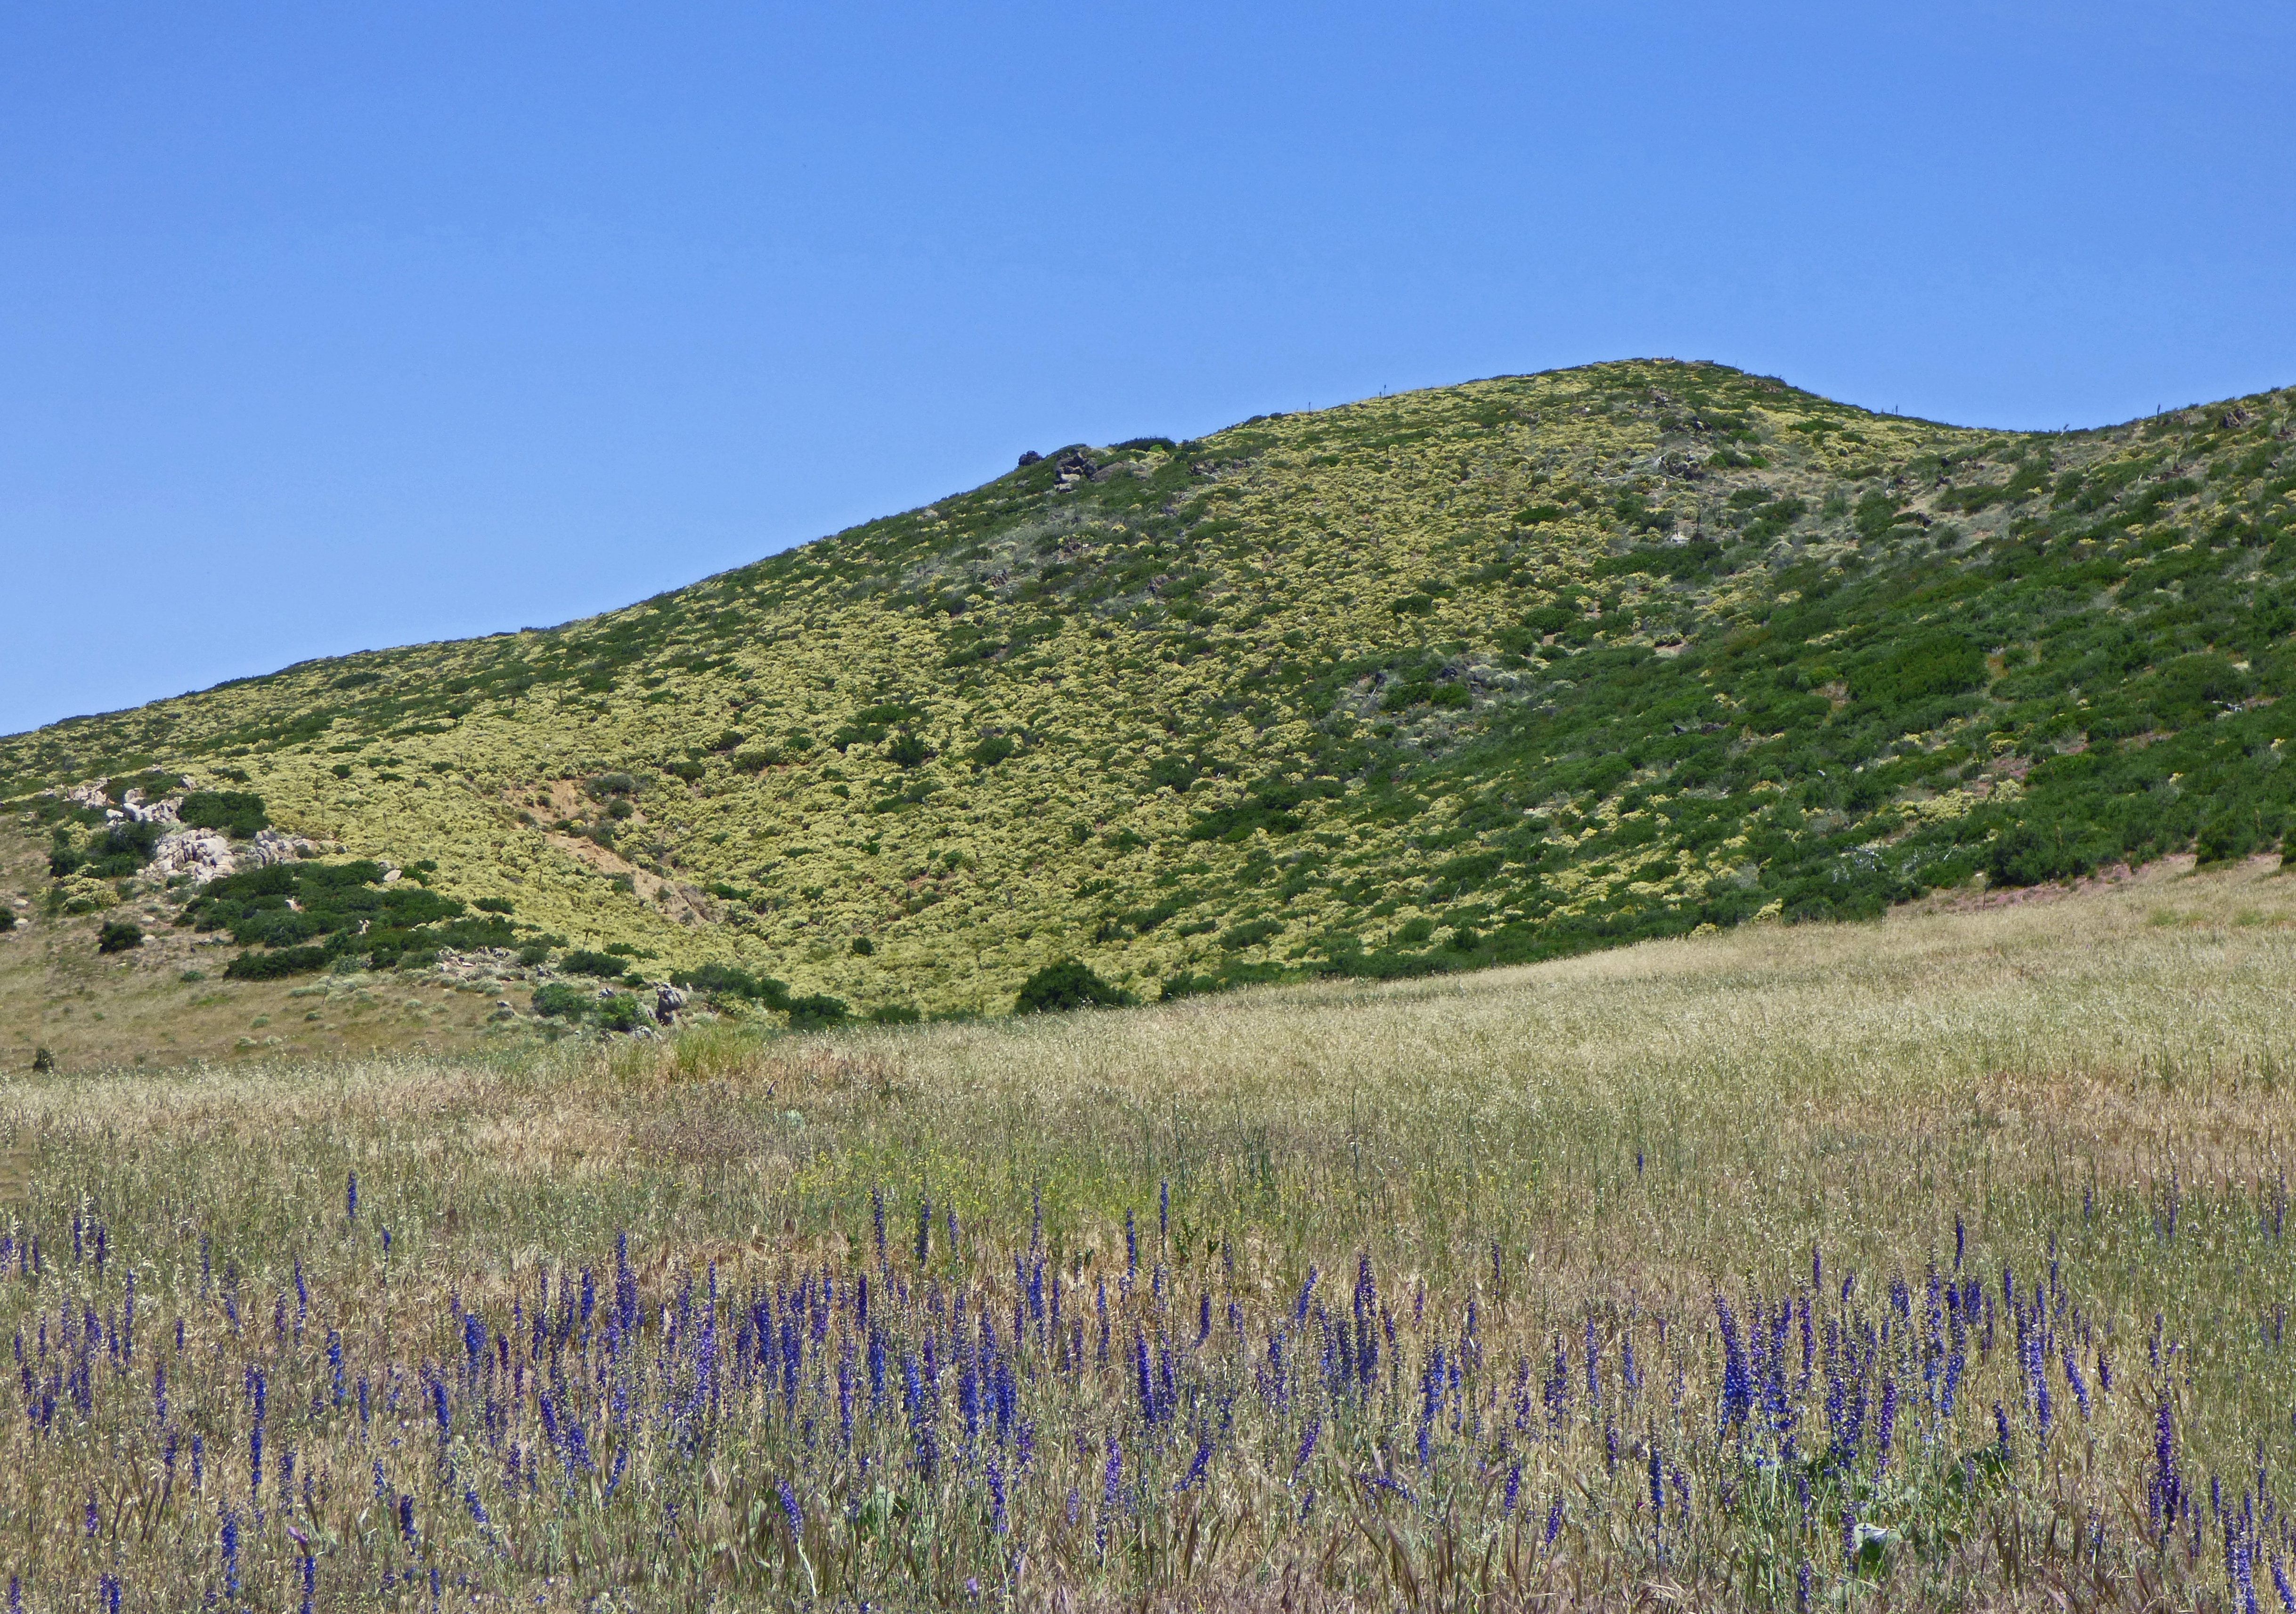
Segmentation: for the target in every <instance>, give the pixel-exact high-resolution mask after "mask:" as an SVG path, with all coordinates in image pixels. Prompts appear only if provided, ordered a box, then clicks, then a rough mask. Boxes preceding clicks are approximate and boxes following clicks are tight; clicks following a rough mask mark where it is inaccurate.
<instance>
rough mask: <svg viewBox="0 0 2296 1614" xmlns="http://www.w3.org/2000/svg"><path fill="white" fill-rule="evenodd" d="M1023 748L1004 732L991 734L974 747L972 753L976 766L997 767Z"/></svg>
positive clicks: (973, 762) (973, 764) (973, 763)
mask: <svg viewBox="0 0 2296 1614" xmlns="http://www.w3.org/2000/svg"><path fill="white" fill-rule="evenodd" d="M1020 749H1021V748H1020V747H1019V746H1017V745H1015V744H1013V741H1011V740H1009V739H1007V738H1006V737H1005V735H1003V734H991V735H989V736H988V738H987V739H985V740H983V741H981V742H980V744H979V745H976V746H974V747H973V748H972V751H971V753H970V755H971V757H972V766H975V767H984V768H987V767H995V766H996V765H997V764H998V763H1000V762H1002V761H1004V760H1005V758H1007V757H1010V756H1012V755H1013V753H1014V752H1015V751H1017V750H1020Z"/></svg>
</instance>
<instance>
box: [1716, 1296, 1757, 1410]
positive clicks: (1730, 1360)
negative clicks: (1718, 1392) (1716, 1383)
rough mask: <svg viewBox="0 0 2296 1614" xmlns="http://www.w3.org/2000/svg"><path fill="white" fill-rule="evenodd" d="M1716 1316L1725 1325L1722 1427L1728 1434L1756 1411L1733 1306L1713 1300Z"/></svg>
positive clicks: (1725, 1301)
mask: <svg viewBox="0 0 2296 1614" xmlns="http://www.w3.org/2000/svg"><path fill="white" fill-rule="evenodd" d="M1714 1310H1715V1314H1716V1315H1717V1316H1718V1317H1719V1318H1720V1320H1721V1324H1722V1356H1723V1365H1722V1423H1723V1427H1724V1428H1725V1429H1728V1428H1730V1427H1732V1426H1734V1425H1736V1424H1740V1423H1743V1422H1744V1421H1746V1419H1747V1417H1748V1415H1749V1414H1750V1413H1751V1412H1752V1410H1753V1404H1754V1389H1753V1385H1752V1382H1751V1380H1750V1379H1749V1377H1748V1375H1747V1371H1746V1351H1745V1348H1744V1346H1743V1345H1742V1344H1741V1343H1740V1342H1739V1339H1738V1322H1737V1319H1736V1318H1735V1317H1734V1316H1732V1315H1730V1303H1729V1302H1728V1301H1727V1300H1726V1299H1723V1298H1722V1297H1721V1296H1720V1295H1716V1296H1715V1297H1714Z"/></svg>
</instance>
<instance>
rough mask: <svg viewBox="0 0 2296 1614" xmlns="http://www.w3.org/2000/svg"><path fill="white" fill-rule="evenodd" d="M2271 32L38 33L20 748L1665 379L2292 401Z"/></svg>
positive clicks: (1955, 17)
mask: <svg viewBox="0 0 2296 1614" xmlns="http://www.w3.org/2000/svg"><path fill="white" fill-rule="evenodd" d="M2292 60H2296V10H2292V9H2291V8H2290V7H2288V6H2286V5H2285V4H2250V5H2243V4H2225V5H2219V6H2212V7H2177V8H2144V9H2136V8H2121V7H2116V6H2112V5H2101V4H2088V5H2080V6H2070V5H2068V6H2025V7H1997V6H1996V7H1965V8H1964V7H1955V6H1951V5H1944V6H1939V5H1929V6H1922V7H1910V6H1906V7H1886V8H1885V7H1866V6H1841V5H1825V6H1816V5H1812V6H1807V7H1765V6H1759V5H1756V6H1741V7H1722V6H1714V5H1710V4H1702V5H1696V6H1689V5H1682V6H1676V5H1661V4H1650V5H1629V4H1605V5H1592V4H1589V5H1584V6H1570V7H1538V6H1532V5H1508V6H1475V5H1449V6H1439V7H1411V6H1401V5H1386V6H1379V7H1367V6H1366V7H1350V6H1343V5H1323V6H1291V5H1282V4H1259V5H1249V6H1236V5H1234V4H1225V5H1217V6H1215V5H1191V4H1168V5H1161V6H1156V7H1137V6H1132V7H1120V8H1119V7H1111V6H1100V5H1091V4H1070V5H1066V6H1059V7H1053V6H1028V5H1008V6H1000V7H974V6H968V5H962V4H937V5H932V6H918V7H914V8H901V7H891V6H880V5H869V4H840V5H837V6H813V7H775V6H766V5H758V6H750V7H742V8H731V7H728V8H722V9H720V8H711V7H703V6H685V5H676V4H655V5H645V6H639V5H604V4H569V3H565V0H553V4H547V5H544V4H534V5H530V6H517V5H488V4H455V5H451V6H450V5H444V4H438V5H426V4H393V5H390V6H375V7H364V8H352V7H344V6H311V5H288V4H278V5H274V6H267V7H259V6H248V5H238V4H208V3H202V4H199V5H191V6H187V5H181V4H172V5H135V4H112V5H107V4H88V5H71V6H62V5H51V6H17V7H12V8H9V9H8V11H7V12H5V14H4V15H0V732H7V731H12V730H16V729H21V728H26V727H29V726H32V725H37V724H40V723H44V722H47V721H51V720H53V719H54V718H57V717H65V716H68V715H70V714H74V713H79V712H87V711H95V710H103V709H112V708H117V707H121V706H127V705H132V704H135V703H136V702H139V701H142V700H150V699H153V698H157V697H160V696H165V695H168V694H173V693H176V692H180V691H183V690H186V689H192V688H198V687H202V686H204V685H207V684H212V683H215V682H217V680H220V679H223V678H227V677H234V676H242V675H244V674H250V673H257V672H262V671H267V670H269V669H271V668H276V667H279V666H282V665H284V664H286V663H289V662H291V661H295V660H300V659H303V658H306V657H310V656H319V655H327V654H334V653H338V652H342V651H353V650H359V649H364V648H369V647H373V646H378V645H384V644H393V643H409V642H414V641H421V640H427V639H438V638H449V637H456V636H461V635H469V634H476V633H484V632H489V631H493V630H496V629H501V628H515V627H521V626H528V625H536V626H539V625H543V624H548V623H553V622H559V621H562V620H565V619H569V618H571V617H576V616H580V615H584V614H586V613H588V612H591V611H594V610H603V609H606V608H609V607H611V606H615V605H619V604H623V603H627V602H629V601H632V600H635V599H639V598H642V597H644V596H645V595H647V594H652V593H655V592H657V591H659V590H660V589H664V588H668V587H673V586H676V585H678V584H681V583H685V582H688V581H691V580H693V578H699V577H702V576H705V575H707V574H709V573H710V572H712V571H717V570H720V569H725V568H726V567H729V566H734V565H738V564H741V563H742V562H743V561H750V560H752V559H755V558H756V557H757V556H758V555H761V554H764V553H769V552H771V551H774V550H776V549H780V548H783V547H786V546H787V545H791V544H795V543H801V542H803V541H805V540H806V539H808V538H811V537H818V536H820V535H822V534H824V533H828V532H832V531H834V530H836V529H837V528H840V527H843V526H846V525H849V524H850V523H852V522H854V521H857V520H864V519H865V518H867V517H869V516H872V515H875V514H880V513H883V512H889V511H893V510H899V509H905V508H907V507H909V506H912V505H914V504H922V503H924V502H927V501H929V500H930V499H931V498H933V497H935V496H939V495H940V494H943V493H947V492H949V491H951V490H954V489H956V488H960V487H970V486H972V485H973V484H975V483H978V482H980V481H981V480H984V479H987V478H988V477H991V476H994V475H996V473H998V472H999V471H1003V470H1005V469H1006V468H1007V467H1009V466H1010V465H1011V464H1012V463H1013V458H1014V456H1015V455H1018V454H1019V453H1020V452H1021V450H1023V449H1026V448H1037V449H1047V448H1052V447H1057V446H1059V445H1061V444H1062V443H1067V442H1073V441H1080V440H1081V441H1101V442H1105V441H1111V440H1114V439H1117V438H1124V437H1129V436H1134V435H1138V434H1143V433H1149V432H1163V433H1171V434H1176V435H1178V434H1193V433H1200V432H1202V431H1206V430H1211V429H1213V428H1215V427H1218V426H1220V425H1223V424H1226V423H1227V422H1233V421H1235V420H1238V419H1241V418H1242V417H1244V416H1246V415H1251V414H1258V413H1260V412H1262V411H1266V410H1272V409H1297V408H1304V407H1308V406H1312V405H1327V404H1333V403H1339V402H1342V401H1345V400H1347V399H1349V398H1353V397H1363V396H1365V395H1367V394H1370V393H1374V392H1376V391H1379V390H1381V389H1405V388H1410V387H1420V386H1428V385H1434V384H1439V383H1442V382H1447V381H1461V380H1465V379H1468V378H1471V377H1474V376H1481V375H1491V374H1499V373H1514V372H1522V371H1530V370H1538V369H1545V368H1548V367H1551V366H1554V365H1570V364H1577V363H1581V362H1585V361H1588V360H1594V359H1601V358H1611V357H1620V356H1633V355H1650V354H1665V355H1671V356H1677V357H1683V358H1690V357H1702V358H1713V359H1719V360H1722V361H1725V362H1726V363H1730V364H1734V365H1743V366H1744V367H1746V368H1749V369H1751V370H1755V371H1759V372H1762V373H1770V374H1776V375H1781V376H1784V378H1786V379H1787V380H1789V381H1793V382H1796V383H1798V384H1800V385H1803V386H1807V387H1810V388H1813V389H1816V390H1818V391H1821V392H1825V393H1827V394H1829V395H1831V396H1833V397H1841V398H1844V399H1847V400H1849V401H1851V402H1854V403H1858V404H1863V405H1867V406H1874V407H1879V408H1901V409H1903V410H1905V411H1907V412H1908V413H1915V414H1924V415H1928V416H1931V417H1933V418H1939V419H1945V420H1951V421H1956V422H1966V423H1971V424H1983V425H2000V426H2059V425H2063V424H2066V423H2069V422H2072V423H2080V424H2100V423H2104V422H2112V421H2115V420H2120V419H2124V418H2128V417H2129V416H2132V415H2136V414H2144V413H2148V412H2150V411H2151V410H2153V408H2155V407H2156V406H2161V405H2164V404H2179V403H2187V402H2193V401H2197V400H2201V399H2205V398H2213V397H2226V396H2231V395H2235V394H2238V393H2243V392H2247V391H2252V390H2256V389H2261V388H2265V387H2268V386H2275V385H2281V384H2285V383H2287V382H2289V381H2296V141H2292V139H2291V135H2290V126H2289V123H2288V104H2287V102H2288V98H2287V94H2286V74H2287V71H2288V63H2289V62H2290V61H2292Z"/></svg>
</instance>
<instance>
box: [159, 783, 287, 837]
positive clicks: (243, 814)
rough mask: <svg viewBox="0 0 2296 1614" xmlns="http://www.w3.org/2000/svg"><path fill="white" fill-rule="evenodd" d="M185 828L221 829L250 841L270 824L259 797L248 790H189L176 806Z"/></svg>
mask: <svg viewBox="0 0 2296 1614" xmlns="http://www.w3.org/2000/svg"><path fill="white" fill-rule="evenodd" d="M176 817H177V818H179V819H181V820H182V821H183V822H184V826H185V827H186V828H189V829H194V830H221V831H222V832H224V833H225V834H226V835H228V836H230V837H231V838H232V839H233V840H251V839H252V838H253V837H254V835H255V833H256V832H257V831H258V830H266V829H269V828H270V827H271V820H270V819H269V818H268V817H267V816H266V815H265V814H264V811H263V798H262V797H260V796H258V795H257V794H255V793H254V792H253V791H193V792H192V793H191V794H190V795H188V796H186V797H184V802H183V805H182V806H181V807H177V808H176Z"/></svg>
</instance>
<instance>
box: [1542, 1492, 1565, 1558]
mask: <svg viewBox="0 0 2296 1614" xmlns="http://www.w3.org/2000/svg"><path fill="white" fill-rule="evenodd" d="M1561 1534H1562V1492H1561V1491H1557V1492H1555V1493H1554V1506H1553V1507H1551V1508H1548V1509H1547V1510H1546V1535H1545V1536H1542V1537H1540V1539H1539V1547H1540V1549H1541V1550H1542V1551H1543V1550H1545V1549H1546V1548H1548V1547H1551V1546H1553V1545H1554V1538H1555V1537H1556V1536H1560V1535H1561Z"/></svg>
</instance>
